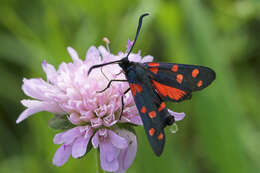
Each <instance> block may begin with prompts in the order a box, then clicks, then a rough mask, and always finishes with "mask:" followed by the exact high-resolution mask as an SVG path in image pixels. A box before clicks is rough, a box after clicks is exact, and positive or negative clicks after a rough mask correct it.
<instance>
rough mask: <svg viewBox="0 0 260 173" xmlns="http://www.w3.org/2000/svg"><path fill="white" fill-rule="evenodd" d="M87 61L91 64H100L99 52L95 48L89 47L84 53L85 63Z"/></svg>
mask: <svg viewBox="0 0 260 173" xmlns="http://www.w3.org/2000/svg"><path fill="white" fill-rule="evenodd" d="M89 61H92V62H100V61H101V57H100V55H99V51H98V49H97V48H96V47H95V46H91V47H90V48H89V49H88V51H87V53H86V60H85V62H89Z"/></svg>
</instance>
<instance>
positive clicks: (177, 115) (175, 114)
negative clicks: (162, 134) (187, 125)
mask: <svg viewBox="0 0 260 173" xmlns="http://www.w3.org/2000/svg"><path fill="white" fill-rule="evenodd" d="M168 111H169V113H170V114H171V116H173V117H174V119H175V121H181V120H183V118H184V117H185V113H184V112H181V113H178V112H173V111H172V110H170V109H168Z"/></svg>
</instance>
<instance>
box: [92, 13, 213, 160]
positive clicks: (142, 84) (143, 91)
mask: <svg viewBox="0 0 260 173" xmlns="http://www.w3.org/2000/svg"><path fill="white" fill-rule="evenodd" d="M147 15H148V13H145V14H143V15H141V16H140V18H139V24H138V28H137V32H136V36H135V40H134V42H133V45H132V47H131V49H130V51H129V52H128V54H127V56H126V57H124V58H123V59H121V60H119V61H113V62H109V63H105V64H99V65H94V66H92V67H91V68H90V69H89V72H88V74H90V72H91V71H92V70H93V69H94V68H98V67H102V66H105V65H109V64H115V63H117V64H119V66H120V67H121V68H122V69H123V71H124V73H125V76H126V79H127V80H111V81H109V83H108V85H107V87H106V88H105V89H104V90H102V91H101V92H103V91H105V90H106V89H107V88H109V87H110V85H111V83H112V82H128V83H129V85H130V88H128V89H127V90H126V91H125V94H126V93H127V92H128V91H130V90H131V92H132V94H133V97H134V100H135V104H136V106H137V108H138V111H139V114H140V116H141V118H142V121H143V125H144V129H145V132H146V135H147V137H148V140H149V143H150V145H151V146H152V149H153V151H154V153H155V154H156V155H157V156H160V155H161V154H162V151H163V148H164V144H165V135H164V130H163V129H164V128H165V127H166V126H168V125H172V124H173V123H174V122H175V120H174V118H173V116H171V115H170V114H169V112H168V109H167V108H166V105H165V102H164V101H172V102H180V101H183V100H186V99H190V98H191V94H192V92H193V91H198V90H202V89H204V88H206V87H207V86H208V85H209V84H210V83H211V82H212V81H213V80H214V79H215V78H216V74H215V72H214V71H213V70H212V69H210V68H208V67H203V66H198V65H186V64H175V63H155V62H150V63H136V62H130V61H129V60H128V56H129V54H130V52H131V51H132V49H133V47H134V45H135V42H136V40H137V37H138V34H139V31H140V29H141V26H142V20H143V17H144V16H147ZM121 99H122V111H121V114H122V112H123V109H124V100H123V99H124V97H123V96H122V98H121ZM120 117H121V116H120Z"/></svg>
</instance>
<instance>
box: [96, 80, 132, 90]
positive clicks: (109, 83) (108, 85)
mask: <svg viewBox="0 0 260 173" xmlns="http://www.w3.org/2000/svg"><path fill="white" fill-rule="evenodd" d="M112 82H127V80H123V79H122V80H117V79H113V80H110V81H109V82H108V84H107V87H106V88H105V89H103V90H101V91H97V93H102V92H104V91H106V90H107V89H108V88H109V87H110V85H111V83H112Z"/></svg>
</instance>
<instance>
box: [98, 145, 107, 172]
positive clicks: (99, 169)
mask: <svg viewBox="0 0 260 173" xmlns="http://www.w3.org/2000/svg"><path fill="white" fill-rule="evenodd" d="M96 158H97V173H106V171H104V170H103V169H102V168H101V164H100V152H99V149H96Z"/></svg>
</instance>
